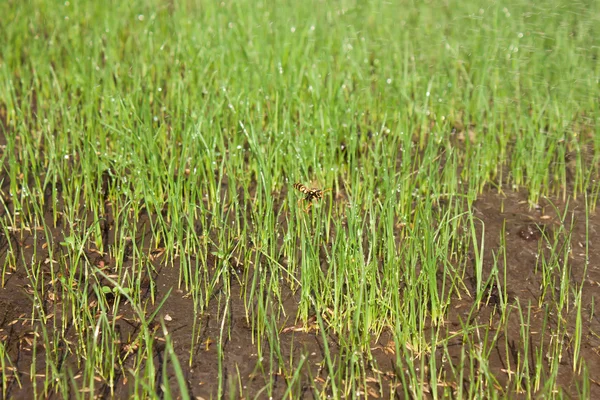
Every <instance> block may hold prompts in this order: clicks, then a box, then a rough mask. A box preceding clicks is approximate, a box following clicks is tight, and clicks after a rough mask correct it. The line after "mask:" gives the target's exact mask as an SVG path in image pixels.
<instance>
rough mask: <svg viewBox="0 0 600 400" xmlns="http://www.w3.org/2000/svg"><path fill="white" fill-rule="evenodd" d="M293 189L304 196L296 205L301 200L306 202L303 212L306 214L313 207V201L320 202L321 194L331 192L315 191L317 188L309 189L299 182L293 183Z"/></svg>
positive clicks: (324, 190) (325, 190)
mask: <svg viewBox="0 0 600 400" xmlns="http://www.w3.org/2000/svg"><path fill="white" fill-rule="evenodd" d="M294 189H296V190H298V191H300V192H302V193H303V194H304V198H302V199H300V200H298V204H300V202H301V201H302V200H304V201H308V206H307V207H306V208H305V209H304V211H306V212H308V210H310V207H312V205H313V202H312V201H313V200H320V199H322V198H323V193H325V192H327V191H329V190H331V189H317V188H309V187H307V186H305V185H303V184H301V183H299V182H296V183H294Z"/></svg>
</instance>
